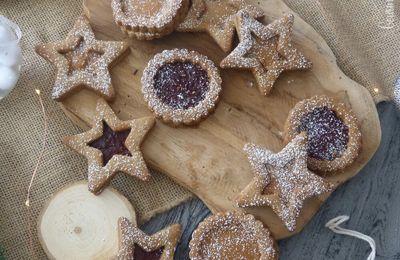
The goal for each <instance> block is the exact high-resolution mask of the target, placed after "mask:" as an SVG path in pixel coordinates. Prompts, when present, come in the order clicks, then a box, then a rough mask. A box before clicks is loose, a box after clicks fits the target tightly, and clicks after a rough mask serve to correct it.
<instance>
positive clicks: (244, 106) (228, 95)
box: [62, 0, 381, 239]
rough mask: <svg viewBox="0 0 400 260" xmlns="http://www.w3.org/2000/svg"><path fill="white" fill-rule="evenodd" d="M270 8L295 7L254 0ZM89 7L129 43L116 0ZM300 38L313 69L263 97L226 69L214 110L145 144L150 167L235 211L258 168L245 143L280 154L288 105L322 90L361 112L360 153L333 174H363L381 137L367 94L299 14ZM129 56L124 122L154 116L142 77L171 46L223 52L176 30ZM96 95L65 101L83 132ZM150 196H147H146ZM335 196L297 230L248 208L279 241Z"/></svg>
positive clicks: (122, 95)
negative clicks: (193, 123) (116, 18)
mask: <svg viewBox="0 0 400 260" xmlns="http://www.w3.org/2000/svg"><path fill="white" fill-rule="evenodd" d="M249 2H251V3H253V4H256V5H259V6H260V7H261V8H263V9H264V11H265V13H266V16H265V17H266V18H265V19H264V22H265V23H267V22H271V21H272V20H274V19H276V18H278V17H279V16H281V15H282V14H283V13H285V12H292V11H291V10H290V9H289V8H288V7H287V6H286V5H285V4H284V3H283V2H281V1H280V0H264V1H257V0H251V1H249ZM84 10H85V13H86V14H87V16H88V17H89V19H90V22H91V24H92V27H93V29H94V31H95V33H96V36H97V38H99V39H105V40H123V39H125V36H124V35H123V34H122V33H121V31H120V29H119V28H118V27H117V26H116V25H115V23H114V21H113V18H112V13H111V7H110V0H85V1H84ZM293 38H294V43H295V45H296V46H297V47H298V48H299V49H300V50H301V51H302V52H303V53H304V54H305V56H306V57H308V58H309V59H310V60H311V61H312V62H313V64H314V67H313V69H312V70H310V71H306V72H302V71H295V72H288V73H284V74H283V75H281V77H280V78H279V79H278V81H277V82H276V84H275V86H274V89H273V91H272V94H271V95H270V96H268V97H264V96H261V95H260V94H259V92H258V90H257V88H256V87H255V86H253V87H252V85H255V84H251V83H252V82H254V78H253V77H252V75H251V74H250V73H248V72H243V71H237V70H221V76H222V79H223V91H222V98H221V102H220V103H219V105H218V107H217V110H216V111H215V113H214V114H213V115H211V116H210V117H208V119H207V120H205V121H203V122H202V123H201V124H200V125H199V126H198V127H196V128H172V127H170V126H167V125H165V124H163V123H162V122H160V121H157V124H156V126H155V127H154V129H153V130H152V131H151V133H150V134H149V136H148V138H147V139H146V141H145V142H144V143H143V152H144V156H145V159H146V161H147V163H148V165H149V166H150V167H152V168H155V169H157V170H160V171H161V172H163V173H165V174H167V175H168V176H170V177H171V178H172V179H173V180H175V181H176V182H177V183H179V184H181V185H182V186H184V187H186V188H188V189H189V190H190V191H192V192H193V193H194V194H196V195H197V196H198V197H199V198H200V199H202V200H203V201H204V202H205V203H206V204H207V206H208V207H209V208H210V209H211V210H212V211H213V212H217V211H224V210H234V209H237V208H236V207H235V206H234V203H233V199H234V198H235V196H236V195H237V194H238V193H239V192H240V191H241V190H242V189H243V188H244V187H245V186H246V185H247V184H248V183H249V182H250V180H251V178H252V177H253V173H252V171H251V169H250V165H249V163H248V161H247V159H246V156H245V154H244V153H243V151H242V148H243V146H244V144H245V143H246V142H253V143H256V144H259V145H262V146H265V147H268V148H270V149H271V150H273V151H275V152H278V151H279V150H280V149H281V148H282V146H283V145H282V130H283V125H284V122H285V120H286V117H287V115H288V113H289V110H290V109H291V108H292V107H293V106H294V105H295V104H296V103H297V102H298V101H300V100H302V99H305V98H309V97H311V96H313V95H316V94H327V95H329V96H336V97H339V98H340V99H341V100H342V101H343V102H344V103H346V104H347V105H348V106H349V107H351V108H352V109H353V111H354V112H355V114H356V115H357V117H358V119H359V121H360V124H361V132H362V135H363V139H362V141H363V146H362V151H361V154H360V156H359V157H358V159H357V160H356V162H355V163H354V164H353V165H352V166H351V167H349V168H347V169H346V170H345V171H344V172H343V173H341V174H339V175H336V176H334V177H330V178H329V179H330V180H331V181H334V182H336V183H337V184H338V185H339V184H341V183H343V182H345V181H346V180H348V179H349V178H351V177H353V176H354V175H356V174H357V172H358V171H359V170H360V169H361V168H362V167H363V166H364V165H365V164H366V163H367V162H368V161H369V159H370V158H371V157H372V155H373V154H374V153H375V151H376V149H377V147H378V145H379V142H380V135H381V131H380V124H379V119H378V115H377V111H376V108H375V104H374V102H373V100H372V98H371V96H370V94H369V93H368V91H367V90H366V89H365V88H364V87H362V86H360V85H359V84H357V83H355V82H354V81H352V80H351V79H349V78H348V77H347V76H345V75H344V74H343V73H342V71H341V70H340V69H339V68H338V66H337V64H336V60H335V56H334V55H333V53H332V51H331V50H330V49H329V47H328V46H327V44H326V43H325V41H324V40H323V39H322V37H321V36H320V35H319V34H318V33H317V32H316V31H315V30H314V29H313V28H311V27H310V26H309V25H308V24H306V23H305V22H304V21H303V20H302V19H301V18H300V17H299V16H297V15H296V14H295V26H294V37H293ZM129 42H130V44H131V54H130V55H129V56H128V57H127V58H125V59H124V60H123V61H122V62H120V63H119V64H118V65H116V66H115V67H114V68H113V69H112V70H111V74H112V80H113V85H114V87H115V90H116V93H117V96H116V99H115V101H114V102H112V103H111V106H112V108H113V109H114V111H115V112H116V113H117V114H118V116H119V117H120V118H121V119H130V118H136V117H142V116H150V115H152V114H151V112H150V110H149V109H148V107H147V105H146V104H145V102H144V100H143V97H142V93H141V91H140V89H141V85H140V78H141V76H142V72H143V69H144V68H145V67H146V64H147V62H148V61H149V60H150V59H151V58H152V57H153V55H154V54H156V53H158V52H161V51H162V50H165V49H172V48H187V49H191V50H197V51H199V52H200V53H202V54H205V55H207V56H208V57H210V58H211V60H213V61H214V62H215V63H216V64H219V63H220V61H221V60H222V59H223V58H224V57H225V55H226V54H225V53H223V52H222V51H221V50H220V49H219V47H218V46H217V44H215V43H214V42H213V40H212V39H211V38H210V37H209V36H208V35H206V34H203V33H197V34H191V33H186V34H185V33H173V34H171V35H169V36H167V37H165V38H162V39H159V40H154V41H136V40H129ZM97 98H98V96H96V94H94V93H93V92H90V91H88V90H83V91H81V92H79V93H77V94H75V95H74V96H71V97H70V98H68V99H66V100H65V101H64V102H63V103H62V107H63V109H64V111H65V113H66V114H67V115H68V116H69V117H70V118H71V119H72V120H73V121H74V122H75V123H76V124H77V125H79V126H81V127H82V128H84V129H87V128H88V125H90V124H91V122H92V120H93V117H94V112H95V104H96V100H97ZM143 196H145V194H144V195H143ZM328 196H329V194H327V195H325V196H320V197H316V198H313V199H309V200H307V201H306V203H305V205H304V208H303V210H302V212H301V215H300V218H299V220H298V225H297V227H298V228H297V230H296V231H295V232H293V233H290V232H288V231H287V229H286V228H285V227H284V226H283V224H282V222H281V221H280V220H279V218H278V217H277V216H276V215H275V214H274V213H273V212H272V210H271V209H270V208H268V207H262V208H252V209H246V210H247V211H248V212H250V213H252V214H254V215H256V217H257V218H259V219H260V220H262V221H263V222H264V223H265V224H266V225H267V226H268V227H269V228H270V229H271V231H272V233H273V234H274V236H275V238H276V239H281V238H284V237H288V236H291V235H293V234H294V233H296V232H298V231H300V230H301V229H302V228H303V227H304V225H305V224H306V223H307V222H308V221H309V220H310V218H311V217H312V216H313V215H314V214H315V212H316V211H317V210H318V209H319V207H320V206H321V204H322V203H323V202H324V201H325V200H326V199H327V197H328Z"/></svg>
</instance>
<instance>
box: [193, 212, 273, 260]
mask: <svg viewBox="0 0 400 260" xmlns="http://www.w3.org/2000/svg"><path fill="white" fill-rule="evenodd" d="M189 248H190V253H189V257H190V259H192V260H200V259H201V260H205V259H243V260H246V259H249V260H250V259H263V260H272V259H278V252H277V250H276V247H275V242H274V240H273V239H272V237H271V235H270V232H269V231H268V229H266V228H264V227H263V224H262V223H261V222H260V221H258V220H256V219H255V218H254V216H252V215H249V214H244V213H239V212H226V213H218V214H216V215H213V216H210V217H208V218H206V219H205V220H204V221H203V222H202V223H200V224H199V226H198V227H197V229H196V230H195V231H194V232H193V235H192V240H191V241H190V244H189Z"/></svg>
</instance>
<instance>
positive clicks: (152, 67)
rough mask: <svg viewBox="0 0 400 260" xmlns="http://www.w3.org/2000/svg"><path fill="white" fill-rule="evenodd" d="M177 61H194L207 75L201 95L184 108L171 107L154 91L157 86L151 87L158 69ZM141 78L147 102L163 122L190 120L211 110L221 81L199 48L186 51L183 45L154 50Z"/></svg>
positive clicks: (217, 96) (216, 98) (196, 118)
mask: <svg viewBox="0 0 400 260" xmlns="http://www.w3.org/2000/svg"><path fill="white" fill-rule="evenodd" d="M176 62H178V63H179V62H181V63H192V64H194V65H197V66H199V67H201V68H202V69H203V70H204V71H206V72H207V75H208V91H207V92H206V93H205V96H204V98H203V99H202V100H201V101H198V104H197V105H195V106H193V107H188V108H187V109H185V108H179V106H178V107H174V106H171V105H170V104H168V103H165V102H163V100H162V99H160V98H159V95H158V94H157V89H156V88H155V87H154V86H155V84H156V82H155V77H156V75H157V73H158V71H159V70H160V69H161V68H162V67H163V66H165V64H173V63H176ZM141 81H142V93H143V95H144V99H145V100H146V102H147V103H148V106H149V107H150V108H151V110H153V111H154V113H155V114H156V116H157V117H159V118H162V119H163V120H164V121H165V122H171V123H173V124H174V125H180V124H193V123H197V122H199V121H200V120H201V119H202V118H205V117H206V116H207V115H208V114H209V113H210V112H211V111H213V110H214V107H215V105H216V104H217V102H218V99H219V94H220V92H221V83H222V80H221V77H220V76H219V72H218V69H217V67H216V66H215V65H214V63H213V62H212V61H210V60H209V59H208V58H207V57H206V56H204V55H201V54H199V53H198V52H195V51H188V50H186V49H174V50H165V51H163V52H161V53H159V54H156V55H155V56H154V57H153V59H152V60H150V61H149V63H148V65H147V67H146V68H145V70H144V72H143V76H142V80H141ZM189 98H190V96H189ZM187 102H188V101H187ZM192 103H193V102H192ZM195 103H196V102H195Z"/></svg>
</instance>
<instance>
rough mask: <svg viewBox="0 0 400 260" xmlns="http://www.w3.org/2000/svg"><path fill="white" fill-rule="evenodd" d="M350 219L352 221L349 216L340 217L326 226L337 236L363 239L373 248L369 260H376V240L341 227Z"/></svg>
mask: <svg viewBox="0 0 400 260" xmlns="http://www.w3.org/2000/svg"><path fill="white" fill-rule="evenodd" d="M349 219H350V217H349V216H338V217H336V218H334V219H331V220H330V221H328V222H327V223H326V224H325V227H327V228H329V229H330V230H332V231H333V232H335V233H337V234H342V235H347V236H352V237H356V238H359V239H362V240H364V241H367V242H368V244H369V246H370V247H371V253H370V254H369V256H368V258H367V260H374V259H375V256H376V244H375V240H374V239H373V238H372V237H370V236H367V235H364V234H363V233H360V232H357V231H354V230H350V229H345V228H342V227H339V225H340V224H342V223H343V222H346V221H347V220H349Z"/></svg>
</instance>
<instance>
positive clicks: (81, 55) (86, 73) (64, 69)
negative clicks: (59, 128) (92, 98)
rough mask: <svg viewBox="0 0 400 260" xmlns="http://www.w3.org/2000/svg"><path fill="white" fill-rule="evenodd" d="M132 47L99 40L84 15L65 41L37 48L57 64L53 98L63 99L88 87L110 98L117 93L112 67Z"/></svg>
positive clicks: (124, 43) (126, 44) (40, 45)
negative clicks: (112, 81) (110, 70)
mask: <svg viewBox="0 0 400 260" xmlns="http://www.w3.org/2000/svg"><path fill="white" fill-rule="evenodd" d="M128 47H129V46H128V43H126V42H118V41H99V40H96V38H95V35H94V33H93V31H92V28H91V27H90V24H89V21H88V19H87V18H86V17H85V16H81V17H79V18H78V20H77V21H76V22H75V25H74V27H73V29H72V30H71V31H70V32H69V33H68V35H67V37H66V39H65V40H63V41H59V42H50V43H43V44H39V45H37V46H36V48H35V51H36V53H38V54H39V55H40V56H42V57H43V58H44V59H46V60H47V61H49V62H50V63H52V64H54V65H55V66H56V67H57V75H56V79H55V83H54V87H53V91H52V97H53V99H55V100H57V101H61V100H63V99H64V98H66V97H67V96H69V95H71V94H72V93H74V92H76V91H78V90H80V89H82V88H83V87H86V88H88V89H90V90H93V91H95V92H96V93H98V94H100V95H101V96H102V97H103V98H105V99H106V100H110V99H112V98H113V97H114V95H115V93H114V89H113V87H112V84H111V76H110V72H109V68H110V67H112V66H113V65H114V64H115V63H116V62H117V61H118V58H121V57H122V55H123V54H127V53H128V51H129V49H128Z"/></svg>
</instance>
